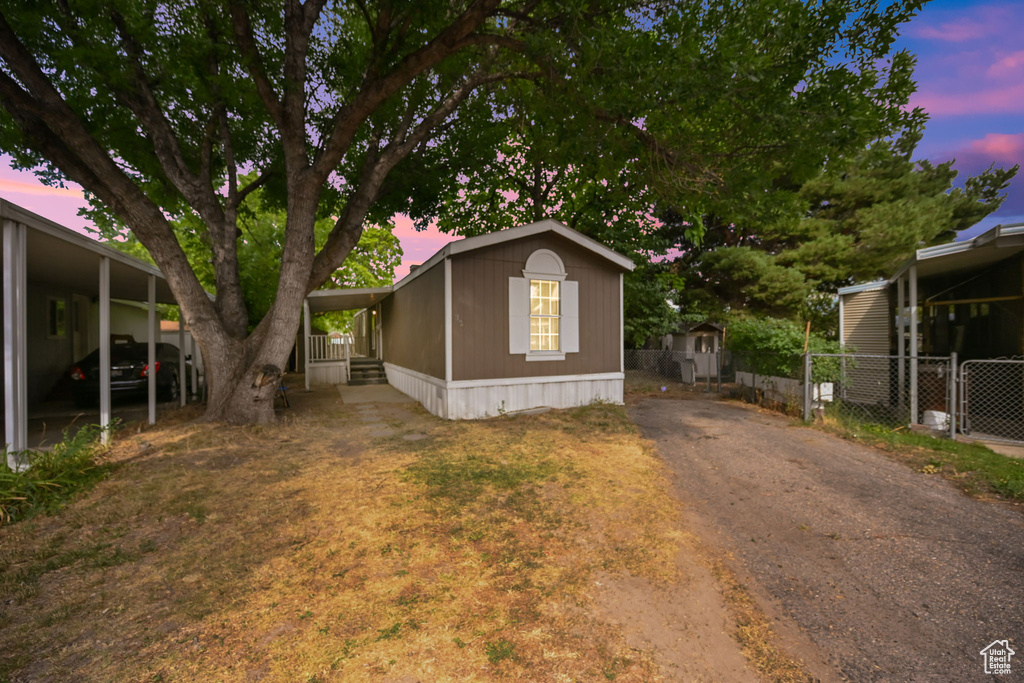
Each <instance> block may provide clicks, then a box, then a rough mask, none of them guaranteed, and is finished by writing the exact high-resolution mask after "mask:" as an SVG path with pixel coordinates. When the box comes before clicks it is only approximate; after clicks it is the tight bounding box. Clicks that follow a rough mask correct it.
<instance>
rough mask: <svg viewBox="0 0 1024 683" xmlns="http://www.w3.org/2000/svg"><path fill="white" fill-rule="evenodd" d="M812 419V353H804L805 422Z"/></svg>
mask: <svg viewBox="0 0 1024 683" xmlns="http://www.w3.org/2000/svg"><path fill="white" fill-rule="evenodd" d="M810 421H811V354H810V352H807V353H805V354H804V422H810Z"/></svg>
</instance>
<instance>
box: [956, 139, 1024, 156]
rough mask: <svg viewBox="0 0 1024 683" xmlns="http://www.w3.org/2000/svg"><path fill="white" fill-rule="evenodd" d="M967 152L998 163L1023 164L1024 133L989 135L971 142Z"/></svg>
mask: <svg viewBox="0 0 1024 683" xmlns="http://www.w3.org/2000/svg"><path fill="white" fill-rule="evenodd" d="M966 151H967V153H968V154H977V155H979V156H984V157H987V158H989V159H991V160H992V161H995V162H996V163H1007V164H1017V163H1021V161H1022V160H1024V133H1016V134H1012V135H1008V134H1003V133H989V134H988V135H986V136H985V137H983V138H981V139H980V140H971V142H970V143H969V144H968V146H967V150H966Z"/></svg>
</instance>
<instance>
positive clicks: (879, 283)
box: [836, 280, 889, 297]
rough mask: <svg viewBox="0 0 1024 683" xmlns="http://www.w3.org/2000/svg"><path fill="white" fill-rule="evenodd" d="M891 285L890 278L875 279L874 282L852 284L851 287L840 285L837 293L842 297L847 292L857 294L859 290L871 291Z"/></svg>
mask: <svg viewBox="0 0 1024 683" xmlns="http://www.w3.org/2000/svg"><path fill="white" fill-rule="evenodd" d="M888 286H889V281H888V280H875V281H874V282H865V283H864V284H860V285H850V286H849V287H840V288H839V289H838V290H837V291H836V293H837V294H839V296H840V297H842V296H843V295H845V294H857V293H859V292H871V291H874V290H876V289H885V288H886V287H888Z"/></svg>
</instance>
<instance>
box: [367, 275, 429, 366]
mask: <svg viewBox="0 0 1024 683" xmlns="http://www.w3.org/2000/svg"><path fill="white" fill-rule="evenodd" d="M381 317H382V319H383V323H382V327H383V330H384V335H383V336H384V361H385V362H387V363H393V364H395V365H400V366H401V367H403V368H408V369H410V370H415V371H416V372H422V373H423V374H425V375H430V376H431V377H437V378H438V379H444V262H443V261H442V262H441V263H439V264H437V265H436V266H434V267H432V268H431V269H430V270H428V271H426V272H424V273H422V274H421V275H419V276H418V277H417V278H416V279H415V280H412V281H411V282H409V284H407V285H405V286H404V287H402V288H401V289H398V290H397V291H395V293H394V294H392V295H391V296H389V297H387V298H386V299H384V300H383V301H382V302H381Z"/></svg>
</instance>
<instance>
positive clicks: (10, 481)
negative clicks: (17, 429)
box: [0, 425, 108, 525]
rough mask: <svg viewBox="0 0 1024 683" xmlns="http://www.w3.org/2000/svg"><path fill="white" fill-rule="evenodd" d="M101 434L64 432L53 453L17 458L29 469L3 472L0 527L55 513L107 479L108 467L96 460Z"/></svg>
mask: <svg viewBox="0 0 1024 683" xmlns="http://www.w3.org/2000/svg"><path fill="white" fill-rule="evenodd" d="M100 434H101V430H100V428H99V427H98V426H96V425H90V426H86V427H82V428H81V429H79V430H78V431H77V432H76V433H75V434H74V435H71V434H69V433H68V431H67V430H65V432H64V438H63V439H62V440H61V442H60V443H58V444H56V445H55V446H54V447H53V448H52V449H50V450H48V451H24V452H22V453H18V454H17V456H18V457H19V458H20V459H21V460H22V461H23V462H24V463H26V464H27V465H28V468H27V469H25V470H23V471H21V472H14V471H12V470H9V469H6V468H2V469H0V525H2V524H5V523H10V522H17V521H20V520H22V519H26V518H28V517H31V516H33V515H35V514H38V513H40V512H50V511H52V510H55V509H57V508H58V507H60V506H62V505H64V504H65V503H67V502H68V501H70V500H71V499H72V498H73V497H74V496H75V495H76V494H78V493H79V492H81V491H83V490H85V489H87V488H89V487H90V486H92V485H93V484H95V483H96V482H97V481H99V480H100V479H102V478H103V477H104V476H106V473H107V471H108V467H107V466H106V465H103V464H101V463H100V462H98V460H97V458H98V457H99V455H100V454H101V453H102V452H103V450H104V449H103V448H102V446H100V443H99V437H100ZM4 455H5V456H6V452H5V453H4Z"/></svg>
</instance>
